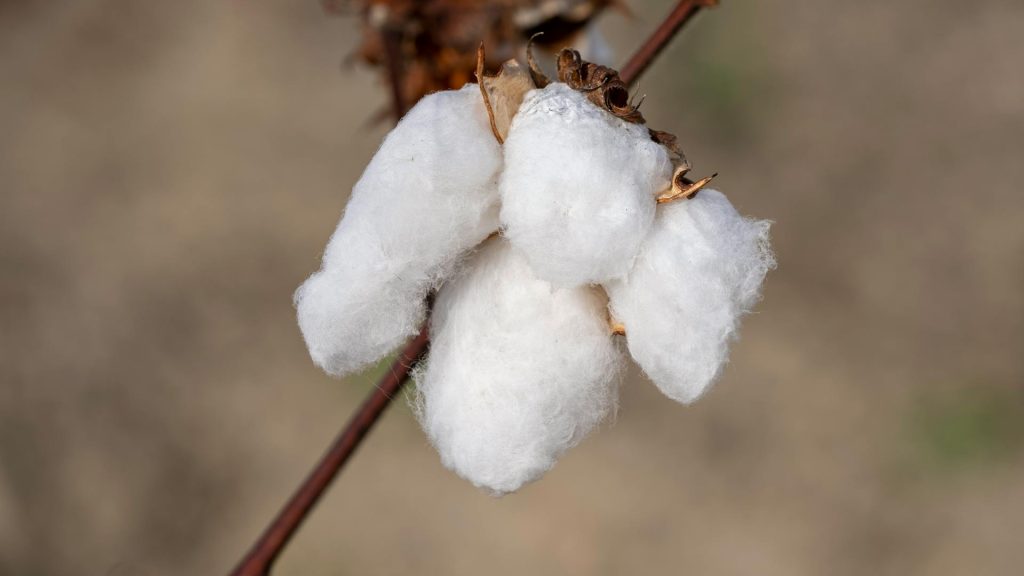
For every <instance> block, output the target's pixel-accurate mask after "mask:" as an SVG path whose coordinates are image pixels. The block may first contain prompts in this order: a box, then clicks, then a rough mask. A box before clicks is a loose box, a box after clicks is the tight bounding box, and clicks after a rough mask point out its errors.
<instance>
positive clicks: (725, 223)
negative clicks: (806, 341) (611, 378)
mask: <svg viewBox="0 0 1024 576" xmlns="http://www.w3.org/2000/svg"><path fill="white" fill-rule="evenodd" d="M769 226H770V222H767V221H758V220H751V219H746V218H744V217H742V216H740V214H739V213H737V212H736V209H735V208H733V206H732V204H730V203H729V200H727V199H726V197H725V196H724V195H723V194H722V193H721V192H718V191H716V190H709V189H706V188H705V189H704V190H701V191H700V193H699V194H697V196H696V197H695V198H693V199H691V200H678V201H675V202H671V203H668V204H664V205H662V206H660V207H659V208H658V216H657V218H656V219H655V222H654V227H653V229H652V230H651V234H650V236H649V237H648V238H647V240H646V241H645V242H644V246H643V248H642V249H641V251H640V256H639V257H638V258H637V261H636V264H635V266H634V267H633V270H632V271H630V273H629V276H628V277H627V278H626V279H624V280H622V281H616V282H610V283H608V284H606V285H605V288H606V289H607V291H608V295H609V297H610V299H611V301H610V306H611V311H612V315H613V316H614V317H615V319H616V320H618V321H619V322H621V323H622V324H624V325H625V327H626V341H627V343H628V345H629V352H630V354H632V356H633V359H634V360H636V362H637V364H639V365H640V367H641V368H643V370H644V372H646V373H647V375H648V376H649V377H650V378H651V380H652V381H653V382H654V383H655V384H656V385H657V386H658V388H659V389H660V390H661V391H662V392H664V393H665V395H667V396H669V397H670V398H672V399H674V400H677V401H679V402H684V403H689V402H692V401H694V400H696V399H697V398H698V397H699V396H700V395H701V394H702V393H703V392H704V391H705V390H706V389H707V388H708V386H710V384H711V383H712V382H714V380H715V379H716V378H717V377H718V374H719V372H720V371H721V369H722V366H723V364H724V363H725V361H726V360H727V359H728V354H729V341H730V340H731V339H732V338H733V337H734V335H735V333H736V330H737V328H738V326H739V318H740V316H741V315H742V314H743V313H744V312H747V311H748V310H749V309H750V307H751V306H753V304H754V303H755V302H756V301H757V300H758V298H759V295H760V288H761V282H762V281H763V280H764V277H765V274H766V273H767V272H768V270H770V269H771V268H773V267H774V265H775V261H774V259H773V257H772V254H771V250H770V248H769V245H768V228H769Z"/></svg>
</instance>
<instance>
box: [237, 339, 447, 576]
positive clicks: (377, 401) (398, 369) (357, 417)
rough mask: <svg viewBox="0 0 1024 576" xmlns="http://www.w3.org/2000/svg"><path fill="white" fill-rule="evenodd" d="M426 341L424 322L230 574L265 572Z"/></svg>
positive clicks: (424, 348) (396, 388)
mask: <svg viewBox="0 0 1024 576" xmlns="http://www.w3.org/2000/svg"><path fill="white" fill-rule="evenodd" d="M428 345H429V337H428V333H427V327H426V326H424V327H423V329H421V330H420V333H419V335H417V336H416V338H415V339H413V340H412V341H411V342H409V344H408V345H407V346H406V347H405V350H403V351H402V353H401V354H399V356H398V359H397V360H395V362H394V364H392V365H391V369H390V370H388V373H387V374H385V375H384V377H383V378H381V380H380V382H378V383H377V387H376V388H374V389H373V392H371V393H370V396H369V397H368V398H367V399H366V400H365V401H364V402H363V405H362V406H360V407H359V410H357V411H356V413H355V414H354V415H353V416H352V419H351V420H349V421H348V424H346V425H345V429H344V431H342V433H341V435H340V436H338V437H337V438H336V439H335V440H334V444H332V445H331V447H330V449H328V450H327V453H326V454H324V455H323V457H322V458H321V459H320V462H318V463H317V465H316V466H315V467H314V468H313V471H312V472H310V473H309V476H307V477H306V479H305V480H303V482H302V485H301V486H299V489H298V490H297V491H296V492H295V494H294V495H293V496H292V497H291V499H290V500H288V503H287V504H285V505H284V508H282V509H281V511H280V512H279V513H278V514H277V517H276V518H274V521H273V522H271V523H270V526H268V527H267V529H266V531H265V532H263V534H262V535H261V536H260V539H259V540H257V541H256V544H255V545H253V547H252V550H250V551H249V553H248V554H246V556H245V558H243V559H242V561H241V562H239V563H238V566H237V567H235V570H234V571H233V572H232V573H231V574H232V575H233V576H267V574H269V573H270V567H271V566H272V565H273V564H274V560H276V559H277V556H278V555H279V554H280V553H281V550H283V549H284V547H285V546H286V545H287V544H288V541H289V540H291V538H292V536H294V535H295V532H296V530H298V528H299V526H300V525H301V524H302V521H303V520H304V519H305V518H306V515H307V514H309V511H310V510H311V509H312V508H313V506H315V505H316V503H317V501H318V500H319V499H320V497H321V496H323V494H324V492H325V491H326V490H327V487H328V486H330V484H331V481H332V480H334V477H335V476H337V475H338V472H339V471H341V468H342V467H343V466H344V465H345V462H346V461H347V460H348V458H349V456H351V455H352V453H353V452H355V450H356V448H358V447H359V444H360V443H361V442H362V440H363V437H364V436H366V433H367V432H369V431H370V428H373V425H374V424H375V423H376V422H377V419H378V418H380V415H381V414H382V413H383V412H384V410H385V409H386V408H387V407H388V406H390V405H391V400H392V399H394V397H395V395H397V394H398V393H399V392H400V391H401V389H402V386H403V385H404V384H405V382H406V381H407V380H408V379H409V372H410V371H411V370H412V368H413V366H415V365H416V363H417V362H418V361H419V360H420V358H422V357H423V355H424V354H425V353H426V351H427V346H428Z"/></svg>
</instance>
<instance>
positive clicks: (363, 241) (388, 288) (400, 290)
mask: <svg viewBox="0 0 1024 576" xmlns="http://www.w3.org/2000/svg"><path fill="white" fill-rule="evenodd" d="M501 166H502V152H501V147H500V146H499V145H498V143H497V142H496V141H495V139H494V136H493V135H492V134H491V129H490V125H489V122H488V117H487V111H486V109H485V108H484V105H483V99H482V97H481V96H480V90H479V87H478V86H477V85H475V84H471V85H467V86H466V87H464V88H462V89H461V90H452V91H447V92H438V93H435V94H431V95H429V96H427V97H425V98H423V99H422V100H420V102H419V103H418V104H416V106H415V107H414V108H413V109H412V110H410V111H409V113H408V114H406V116H405V117H404V118H402V121H401V122H399V124H398V125H397V126H396V127H395V128H394V130H392V131H391V133H390V134H388V136H387V138H385V140H384V143H383V144H382V145H381V147H380V149H379V150H378V151H377V153H376V155H375V156H374V157H373V159H372V160H371V161H370V164H369V165H368V166H367V167H366V171H365V172H363V175H362V177H361V178H360V179H359V181H358V182H357V183H356V185H355V187H354V188H353V190H352V197H351V199H350V200H349V203H348V206H347V208H346V209H345V214H344V217H343V218H342V219H341V222H340V223H339V224H338V227H337V229H336V230H335V232H334V234H333V235H332V236H331V240H330V242H329V243H328V245H327V249H326V251H325V252H324V257H323V264H322V267H321V269H320V270H319V271H318V272H316V273H314V274H313V275H312V276H310V277H309V279H308V280H306V282H305V283H304V284H303V285H302V286H300V287H299V289H298V290H297V291H296V292H295V297H294V301H295V306H296V308H297V310H298V320H299V326H300V328H301V329H302V334H303V336H304V337H305V340H306V345H307V347H308V348H309V352H310V355H311V356H312V358H313V360H314V362H316V364H317V365H318V366H320V367H321V368H323V369H324V370H325V371H326V372H328V373H330V374H333V375H338V376H341V375H345V374H348V373H351V372H354V371H356V370H359V369H361V368H363V367H365V366H366V365H368V364H370V363H373V362H375V361H377V360H379V359H380V358H381V357H383V356H385V355H386V354H388V353H389V352H391V351H392V350H394V349H395V348H396V347H398V346H399V345H400V344H401V343H402V342H403V341H405V340H406V339H407V338H408V337H410V336H412V335H414V334H415V333H416V332H417V331H418V329H419V326H420V325H421V324H422V322H423V320H424V317H425V315H426V309H425V305H424V298H425V297H426V295H427V292H428V291H429V290H430V289H431V288H434V287H436V286H438V285H440V283H441V282H442V281H443V280H444V279H445V278H446V277H447V276H448V275H450V273H451V272H452V270H453V269H454V264H455V262H456V261H457V260H458V258H459V257H460V255H461V254H463V253H464V252H465V251H466V250H467V249H469V248H472V247H473V246H475V245H476V244H478V243H479V242H480V241H482V240H483V239H484V238H486V237H487V235H488V234H489V233H491V232H492V231H494V230H495V229H497V227H498V220H497V177H498V174H499V172H500V170H501Z"/></svg>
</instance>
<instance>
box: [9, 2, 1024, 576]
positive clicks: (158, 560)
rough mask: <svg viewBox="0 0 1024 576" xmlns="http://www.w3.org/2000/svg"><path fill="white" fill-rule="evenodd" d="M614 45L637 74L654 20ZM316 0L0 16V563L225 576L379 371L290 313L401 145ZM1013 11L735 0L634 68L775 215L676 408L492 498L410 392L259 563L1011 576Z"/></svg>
mask: <svg viewBox="0 0 1024 576" xmlns="http://www.w3.org/2000/svg"><path fill="white" fill-rule="evenodd" d="M630 4H632V5H633V6H634V7H635V9H636V12H637V14H638V18H637V19H636V20H635V21H628V20H626V19H624V18H622V17H621V16H617V15H609V16H608V17H606V19H605V20H604V21H603V22H602V27H603V28H604V29H605V30H606V31H608V32H609V33H610V37H611V41H612V43H613V45H614V47H615V48H616V50H617V53H618V54H619V55H620V57H621V59H624V58H625V56H627V55H628V54H629V52H630V50H631V48H632V47H634V46H636V45H637V44H638V42H639V41H640V39H641V38H643V37H644V36H645V35H646V33H647V32H648V31H649V30H650V29H652V28H653V26H654V25H655V23H656V22H657V21H658V20H659V19H660V18H661V16H662V15H663V14H664V13H665V12H666V11H667V10H668V7H669V2H667V1H655V0H647V1H643V2H640V1H637V0H632V1H631V2H630ZM356 30H357V28H356V26H355V22H354V21H353V20H352V19H347V18H338V17H329V16H327V15H325V14H324V13H323V12H322V11H321V9H320V7H319V6H318V3H317V2H315V1H314V0H305V1H300V2H265V1H263V2H261V1H258V0H234V1H222V2H200V1H195V0H193V1H185V2H157V1H147V2H142V1H134V2H133V1H128V0H122V1H114V0H90V1H82V2H74V3H72V2H61V3H56V2H52V3H44V2H35V3H26V2H0V270H2V274H3V276H2V281H0V574H11V575H29V574H31V575H51V574H54V575H56V574H116V575H129V574H132V575H134V574H145V575H165V574H166V575H172V574H173V575H179V574H223V573H226V572H227V571H228V570H229V568H230V567H231V566H232V565H233V564H234V563H235V562H236V561H237V560H238V558H239V557H240V555H241V554H242V553H243V552H244V551H245V549H246V548H247V547H248V546H249V544H250V543H251V542H252V540H253V539H254V538H255V537H256V535H257V534H258V533H259V532H260V531H261V530H262V528H263V526H264V525H265V523H266V521H267V520H268V519H269V518H270V517H271V515H272V514H273V513H274V512H276V511H277V510H278V508H279V507H280V505H281V504H282V502H283V501H284V499H285V498H286V496H287V495H288V494H289V493H290V491H291V490H292V489H293V488H294V486H295V485H296V484H297V482H298V481H299V480H300V478H301V477H302V476H303V475H304V474H305V473H306V471H307V469H308V468H309V466H310V465H311V464H312V463H313V462H314V461H315V460H316V458H317V457H318V456H319V455H320V453H321V451H322V450H323V448H324V447H325V446H326V445H327V443H328V441H329V440H330V439H331V437H332V436H333V435H334V434H335V433H336V431H337V430H338V429H339V427H340V426H341V424H342V423H343V422H344V421H345V420H346V419H347V417H348V416H349V414H350V413H351V412H352V410H353V409H354V408H355V407H356V405H357V404H358V403H359V402H360V400H361V398H362V397H363V396H364V394H365V393H366V392H367V390H368V389H369V387H370V386H371V385H372V381H373V374H367V375H363V376H360V377H355V378H351V379H350V380H349V381H348V382H337V381H332V380H330V379H329V378H327V377H326V376H324V375H323V374H321V373H320V372H319V371H317V370H316V369H315V367H314V366H313V365H312V363H311V362H310V361H309V359H308V357H307V355H306V351H305V349H304V347H303V343H302V340H301V337H300V335H299V332H298V329H297V328H296V326H295V322H294V319H293V310H292V307H291V303H290V297H291V292H292V291H293V289H294V288H295V287H296V286H297V285H298V284H299V283H300V281H301V280H302V279H303V278H304V277H305V276H306V275H307V274H308V273H310V272H311V271H312V270H313V269H314V268H315V267H316V265H317V260H318V256H319V253H320V250H321V249H322V248H323V245H324V243H325V242H326V240H327V237H328V235H329V234H330V232H331V230H332V229H333V227H334V224H335V222H336V220H337V218H338V216H339V214H340V212H341V210H342V208H343V206H344V205H345V201H346V198H347V195H348V190H349V188H350V186H351V185H352V183H353V182H354V181H355V179H356V178H357V177H358V175H359V173H360V170H361V167H362V166H363V165H364V164H365V163H366V162H367V160H368V159H369V157H370V156H371V154H372V153H373V151H374V149H375V147H376V146H377V145H378V143H379V142H380V140H381V138H382V137H383V134H384V133H385V130H386V127H384V126H380V127H369V126H368V124H367V120H368V119H369V118H370V116H371V115H372V114H373V113H374V112H376V111H377V110H378V109H379V108H381V107H382V106H385V105H386V103H387V100H386V98H387V91H386V90H385V89H384V88H383V87H382V86H380V85H379V84H378V83H377V78H376V76H375V75H374V74H373V73H371V72H369V71H367V70H365V69H362V68H356V69H351V70H345V69H343V68H342V66H341V61H342V59H343V57H344V55H345V54H347V53H348V51H349V50H350V49H351V47H352V46H353V43H354V41H355V34H356ZM1022 63H1024V4H1022V3H1021V2H1019V1H1015V0H1005V1H996V0H979V1H977V2H971V3H964V2H954V1H952V0H949V1H945V2H936V1H924V0H906V1H903V2H881V1H876V2H848V1H843V0H829V1H821V2H758V3H752V2H743V1H740V0H727V1H726V2H724V3H723V5H722V6H721V7H720V8H719V9H717V10H715V11H714V12H711V13H708V14H705V15H703V16H701V17H700V18H699V20H698V21H696V22H694V25H693V26H692V27H691V28H690V29H688V30H687V31H686V32H685V33H684V34H682V35H681V36H680V37H679V38H678V39H677V41H676V42H675V43H674V44H673V45H672V47H671V49H670V50H669V51H668V52H667V53H666V54H665V55H664V56H663V57H662V58H661V59H660V60H659V61H658V62H657V64H656V65H655V66H654V67H653V68H651V70H650V71H649V72H648V73H647V75H646V76H645V77H644V78H643V80H642V82H641V87H640V91H641V92H644V93H646V94H647V102H646V103H645V104H644V112H645V114H646V115H647V117H648V120H649V122H650V124H651V125H652V126H655V127H657V128H659V129H663V130H669V131H672V132H675V133H677V134H678V135H679V136H680V139H681V142H682V143H683V146H684V149H685V150H686V151H687V154H688V155H689V157H690V159H691V161H692V162H693V163H694V165H695V169H696V170H697V172H701V173H705V172H712V171H719V172H721V174H722V175H721V177H720V179H719V181H718V183H719V186H720V187H721V188H722V189H723V190H725V191H726V192H728V193H729V194H730V195H731V197H732V199H733V201H734V202H735V203H736V204H737V205H738V206H739V207H740V209H741V210H742V211H743V212H745V213H749V214H752V215H757V216H759V217H765V218H771V219H773V220H775V221H776V227H775V229H774V243H775V246H776V249H777V251H778V257H779V262H780V266H779V269H778V271H776V272H775V273H773V274H772V275H771V276H770V277H769V279H768V282H767V287H766V293H765V300H764V302H763V303H762V305H761V306H760V307H759V313H757V314H756V315H754V316H751V317H749V318H748V319H747V321H746V323H745V326H744V330H743V339H742V341H741V342H739V343H738V344H737V345H736V346H735V347H734V352H733V358H732V363H731V364H730V366H729V367H728V369H727V371H726V373H725V376H724V378H723V380H722V381H721V382H720V383H719V385H718V386H717V388H715V389H714V390H713V391H712V392H711V393H710V394H709V395H708V396H707V397H705V398H704V399H703V400H702V401H700V402H699V403H697V404H696V405H694V406H692V407H682V406H679V405H676V404H673V403H671V402H670V401H668V400H667V399H665V398H663V397H660V396H659V394H658V393H657V391H656V390H655V389H654V387H653V386H651V385H650V384H649V383H648V382H646V381H645V380H644V379H643V378H642V376H640V375H639V374H637V373H636V372H635V371H634V373H632V374H631V376H630V378H629V381H628V382H627V384H626V385H625V387H624V388H623V391H622V402H621V409H620V412H619V417H618V421H617V422H616V423H615V424H614V425H613V426H612V425H610V426H606V427H605V428H603V429H602V430H601V432H600V433H598V434H596V435H594V436H593V437H591V438H590V439H588V440H587V441H586V442H584V443H583V444H582V445H581V446H579V447H578V448H576V449H575V450H573V451H571V452H570V453H569V454H568V455H567V456H566V458H565V459H564V460H563V461H562V462H561V463H560V464H559V465H558V467H557V468H556V469H555V470H554V471H552V472H551V473H550V474H548V475H547V477H545V478H544V479H543V480H542V481H540V482H539V483H537V484H534V485H532V486H530V487H528V488H526V489H525V490H523V491H522V492H521V493H519V494H516V495H513V496H510V497H506V498H504V499H500V500H495V499H492V498H490V497H488V496H486V495H484V494H482V493H480V492H478V491H477V490H475V489H474V488H472V486H470V485H469V484H467V483H466V482H464V481H462V480H460V479H458V478H457V477H455V476H454V475H453V474H451V473H449V472H447V471H446V470H444V469H443V468H442V467H441V465H440V463H439V461H438V458H437V456H436V454H435V453H434V452H433V450H432V449H431V448H430V447H429V446H428V444H427V442H426V441H425V440H424V437H423V436H422V434H421V432H420V431H419V429H418V427H417V425H416V423H415V421H414V420H413V418H412V417H411V414H410V412H409V410H408V408H407V407H406V406H405V405H404V403H400V404H396V405H395V407H394V409H392V410H391V411H389V413H388V414H387V415H386V417H385V418H384V420H383V421H382V422H381V425H380V426H379V427H378V428H377V429H376V431H375V432H374V433H373V434H372V436H371V437H370V438H369V440H368V441H367V443H366V444H365V445H364V446H363V448H362V450H361V451H360V452H359V453H358V454H357V456H356V458H355V459H354V460H353V462H352V463H351V467H350V468H349V469H347V470H346V471H345V472H344V474H343V475H342V477H341V478H340V480H339V482H338V483H337V484H336V485H335V487H334V488H333V490H332V491H331V492H329V493H328V494H327V497H326V499H325V500H324V502H323V504H322V505H321V506H320V507H319V508H318V509H317V510H316V512H315V514H314V515H313V516H312V518H311V519H310V521H309V523H308V524H307V525H306V526H305V527H304V528H303V530H302V531H301V532H300V533H299V534H298V537H297V538H296V540H295V541H294V543H293V545H292V546H291V547H290V548H289V549H288V550H287V551H286V553H285V554H284V556H283V557H282V558H281V561H280V563H279V565H278V569H277V571H276V572H275V573H276V574H280V575H321V574H322V575H329V574H330V575H333V574H405V573H420V574H453V575H469V574H495V575H503V574H716V575H719V574H722V575H729V574H736V575H748V574H763V575H772V574H780V575H782V574H785V575H791V574H835V575H861V574H882V575H888V574H893V575H896V574H899V575H904V574H1000V575H1001V574H1006V575H1009V574H1019V573H1021V566H1022V565H1024V546H1021V543H1022V540H1021V539H1022V534H1024V442H1022V440H1024V381H1022V377H1024V304H1022V294H1024V211H1022V210H1024V194H1022V193H1021V190H1020V186H1021V182H1022V181H1024V161H1022V160H1021V155H1022V152H1024V72H1022V70H1024V67H1022Z"/></svg>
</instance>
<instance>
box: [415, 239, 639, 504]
mask: <svg viewBox="0 0 1024 576" xmlns="http://www.w3.org/2000/svg"><path fill="white" fill-rule="evenodd" d="M606 305H607V300H606V298H605V296H604V294H603V293H601V292H600V291H599V290H596V289H594V288H590V287H581V288H561V289H559V288H554V287H552V286H551V284H549V283H548V282H545V281H543V280H539V279H537V278H536V276H535V275H534V273H533V271H532V270H531V269H530V267H529V265H528V264H527V263H526V261H525V259H524V258H523V257H522V255H521V254H519V253H518V251H516V250H515V249H514V248H512V247H511V246H510V245H509V243H508V242H506V241H505V240H504V239H501V238H496V239H493V240H490V241H488V242H487V243H486V244H484V246H482V247H481V249H480V251H479V252H478V253H477V254H475V255H474V257H473V260H472V261H471V262H469V263H468V265H467V266H466V268H465V270H464V271H463V272H462V273H461V274H460V275H459V276H457V277H456V278H455V279H453V280H451V281H450V282H449V283H448V284H446V285H445V286H444V287H443V288H442V289H441V291H440V293H439V294H438V299H437V303H436V305H435V308H434V314H433V318H432V321H431V322H432V323H431V349H430V355H429V357H428V358H427V360H426V365H425V368H422V369H421V370H420V371H419V373H418V374H417V383H418V386H419V406H418V408H419V410H418V412H419V417H420V423H421V424H422V426H423V429H424V431H425V432H426V433H427V435H428V436H429V437H430V440H431V442H432V443H433V444H434V446H435V447H436V448H437V451H438V452H439V453H440V455H441V461H442V462H443V463H444V465H445V466H446V467H448V468H449V469H451V470H453V471H455V472H456V473H458V474H459V475H460V476H462V477H463V478H465V479H467V480H469V481H470V482H472V483H473V484H475V485H477V486H479V487H481V488H484V489H486V490H488V491H490V492H491V493H493V494H496V495H500V494H504V493H508V492H512V491H515V490H517V489H518V488H519V487H521V486H522V485H523V484H526V483H527V482H531V481H533V480H536V479H537V478H539V477H540V476H541V475H543V474H544V473H545V472H546V471H547V470H549V469H550V468H551V467H552V466H554V465H555V462H556V460H557V459H558V457H559V456H560V455H561V454H562V453H563V452H564V451H565V450H566V449H568V448H570V447H572V446H573V445H575V444H576V443H577V442H579V441H580V440H581V439H582V438H583V437H584V436H586V435H587V433H588V432H590V430H591V429H593V428H594V427H595V426H596V425H597V424H598V423H599V422H600V421H601V420H602V419H603V418H605V417H606V416H607V415H608V414H609V413H610V412H612V411H613V410H614V407H615V405H616V400H617V396H618V387H617V386H618V379H619V375H620V374H621V367H622V364H623V360H624V358H623V356H624V355H623V354H622V352H621V351H620V350H619V347H618V346H617V345H616V343H615V342H614V341H613V337H612V336H611V335H610V333H609V330H608V324H607V309H606Z"/></svg>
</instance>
